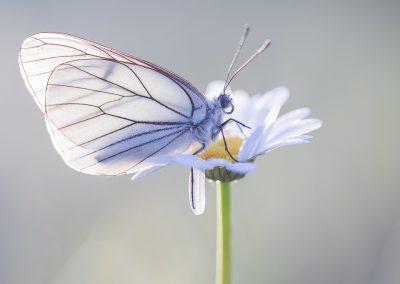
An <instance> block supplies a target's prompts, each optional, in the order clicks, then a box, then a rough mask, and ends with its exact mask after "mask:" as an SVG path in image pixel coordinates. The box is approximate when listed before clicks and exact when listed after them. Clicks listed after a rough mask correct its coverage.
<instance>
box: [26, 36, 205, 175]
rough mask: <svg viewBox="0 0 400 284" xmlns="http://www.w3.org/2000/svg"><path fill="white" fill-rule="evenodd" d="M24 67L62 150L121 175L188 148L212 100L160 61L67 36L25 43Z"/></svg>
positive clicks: (69, 158)
mask: <svg viewBox="0 0 400 284" xmlns="http://www.w3.org/2000/svg"><path fill="white" fill-rule="evenodd" d="M19 59H20V68H21V73H22V76H23V78H24V80H25V83H26V85H27V87H28V89H29V90H30V92H31V94H32V95H33V96H34V98H35V101H36V103H37V104H38V106H39V107H40V108H41V110H42V111H43V112H44V113H45V119H46V124H47V128H48V130H49V133H50V135H51V137H52V141H53V144H54V145H55V147H56V149H57V151H58V153H59V154H60V155H61V156H62V157H63V159H64V160H65V162H66V163H67V164H68V165H69V166H71V167H72V168H74V169H76V170H79V171H82V172H85V173H89V174H104V175H119V174H126V173H133V172H135V171H138V170H141V169H144V168H147V167H151V166H152V164H151V163H149V162H148V161H147V159H148V158H150V157H152V156H156V155H165V154H172V153H178V152H182V151H185V150H186V149H187V148H188V147H189V146H190V145H192V144H193V143H194V141H193V137H192V136H191V133H190V131H189V129H190V126H191V125H193V123H195V122H197V121H200V120H202V119H204V117H205V116H206V111H207V100H206V99H205V97H204V96H203V95H202V94H201V93H200V92H199V91H197V89H195V88H194V87H193V86H192V85H190V84H189V83H188V82H187V81H185V80H184V79H182V78H181V77H179V76H177V75H176V74H174V73H171V72H169V71H167V70H165V69H163V68H161V67H159V66H157V65H154V64H152V63H149V62H147V61H144V60H141V59H138V58H135V57H132V56H129V55H127V54H125V53H122V52H119V51H116V50H113V49H110V48H107V47H104V46H101V45H99V44H96V43H93V42H90V41H87V40H84V39H80V38H77V37H74V36H69V35H65V34H54V33H42V34H37V35H35V36H32V37H30V38H28V39H27V40H25V42H24V44H23V46H22V48H21V52H20V58H19Z"/></svg>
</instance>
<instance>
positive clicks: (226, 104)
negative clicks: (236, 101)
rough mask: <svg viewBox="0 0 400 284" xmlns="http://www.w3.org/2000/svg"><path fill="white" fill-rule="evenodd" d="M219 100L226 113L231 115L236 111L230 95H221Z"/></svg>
mask: <svg viewBox="0 0 400 284" xmlns="http://www.w3.org/2000/svg"><path fill="white" fill-rule="evenodd" d="M218 100H219V103H220V105H221V108H222V109H223V111H224V113H226V114H231V113H232V112H233V110H234V109H235V108H234V106H233V103H232V99H231V97H230V96H229V95H227V94H221V95H219V97H218Z"/></svg>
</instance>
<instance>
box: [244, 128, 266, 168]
mask: <svg viewBox="0 0 400 284" xmlns="http://www.w3.org/2000/svg"><path fill="white" fill-rule="evenodd" d="M263 131H264V129H263V127H258V128H257V129H255V130H254V132H252V133H251V134H250V136H249V137H248V138H247V139H246V140H244V142H243V144H242V146H241V148H240V151H239V157H238V159H239V161H248V160H249V159H251V158H252V157H254V156H255V155H256V154H257V149H258V146H259V143H260V141H261V137H262V135H263Z"/></svg>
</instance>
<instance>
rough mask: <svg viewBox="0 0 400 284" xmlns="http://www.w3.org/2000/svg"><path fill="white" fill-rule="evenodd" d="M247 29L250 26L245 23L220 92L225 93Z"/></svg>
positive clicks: (247, 31) (247, 33)
mask: <svg viewBox="0 0 400 284" xmlns="http://www.w3.org/2000/svg"><path fill="white" fill-rule="evenodd" d="M249 31H250V26H249V25H246V26H245V27H244V31H243V34H242V37H241V38H240V41H239V45H238V47H237V49H236V51H235V54H234V55H233V59H232V62H231V65H230V66H229V68H228V74H226V79H225V85H224V89H223V91H222V93H225V90H226V88H227V87H228V85H229V84H228V80H229V75H230V74H231V71H232V68H233V65H235V62H236V60H237V58H238V57H239V54H240V51H241V50H242V47H243V45H244V42H245V41H246V38H247V36H248V35H249Z"/></svg>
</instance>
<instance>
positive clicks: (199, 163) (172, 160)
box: [150, 154, 256, 174]
mask: <svg viewBox="0 0 400 284" xmlns="http://www.w3.org/2000/svg"><path fill="white" fill-rule="evenodd" d="M150 161H151V162H152V163H155V164H163V165H166V164H178V165H181V166H184V167H188V168H196V169H199V170H202V171H206V170H210V169H213V168H215V167H224V168H227V169H228V170H230V171H232V172H235V173H239V174H244V173H248V172H252V171H254V170H255V169H256V166H255V164H254V163H247V162H240V163H231V162H229V161H227V160H225V159H209V160H203V159H201V158H199V157H197V156H194V155H187V154H177V155H174V156H161V157H154V158H151V159H150Z"/></svg>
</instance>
